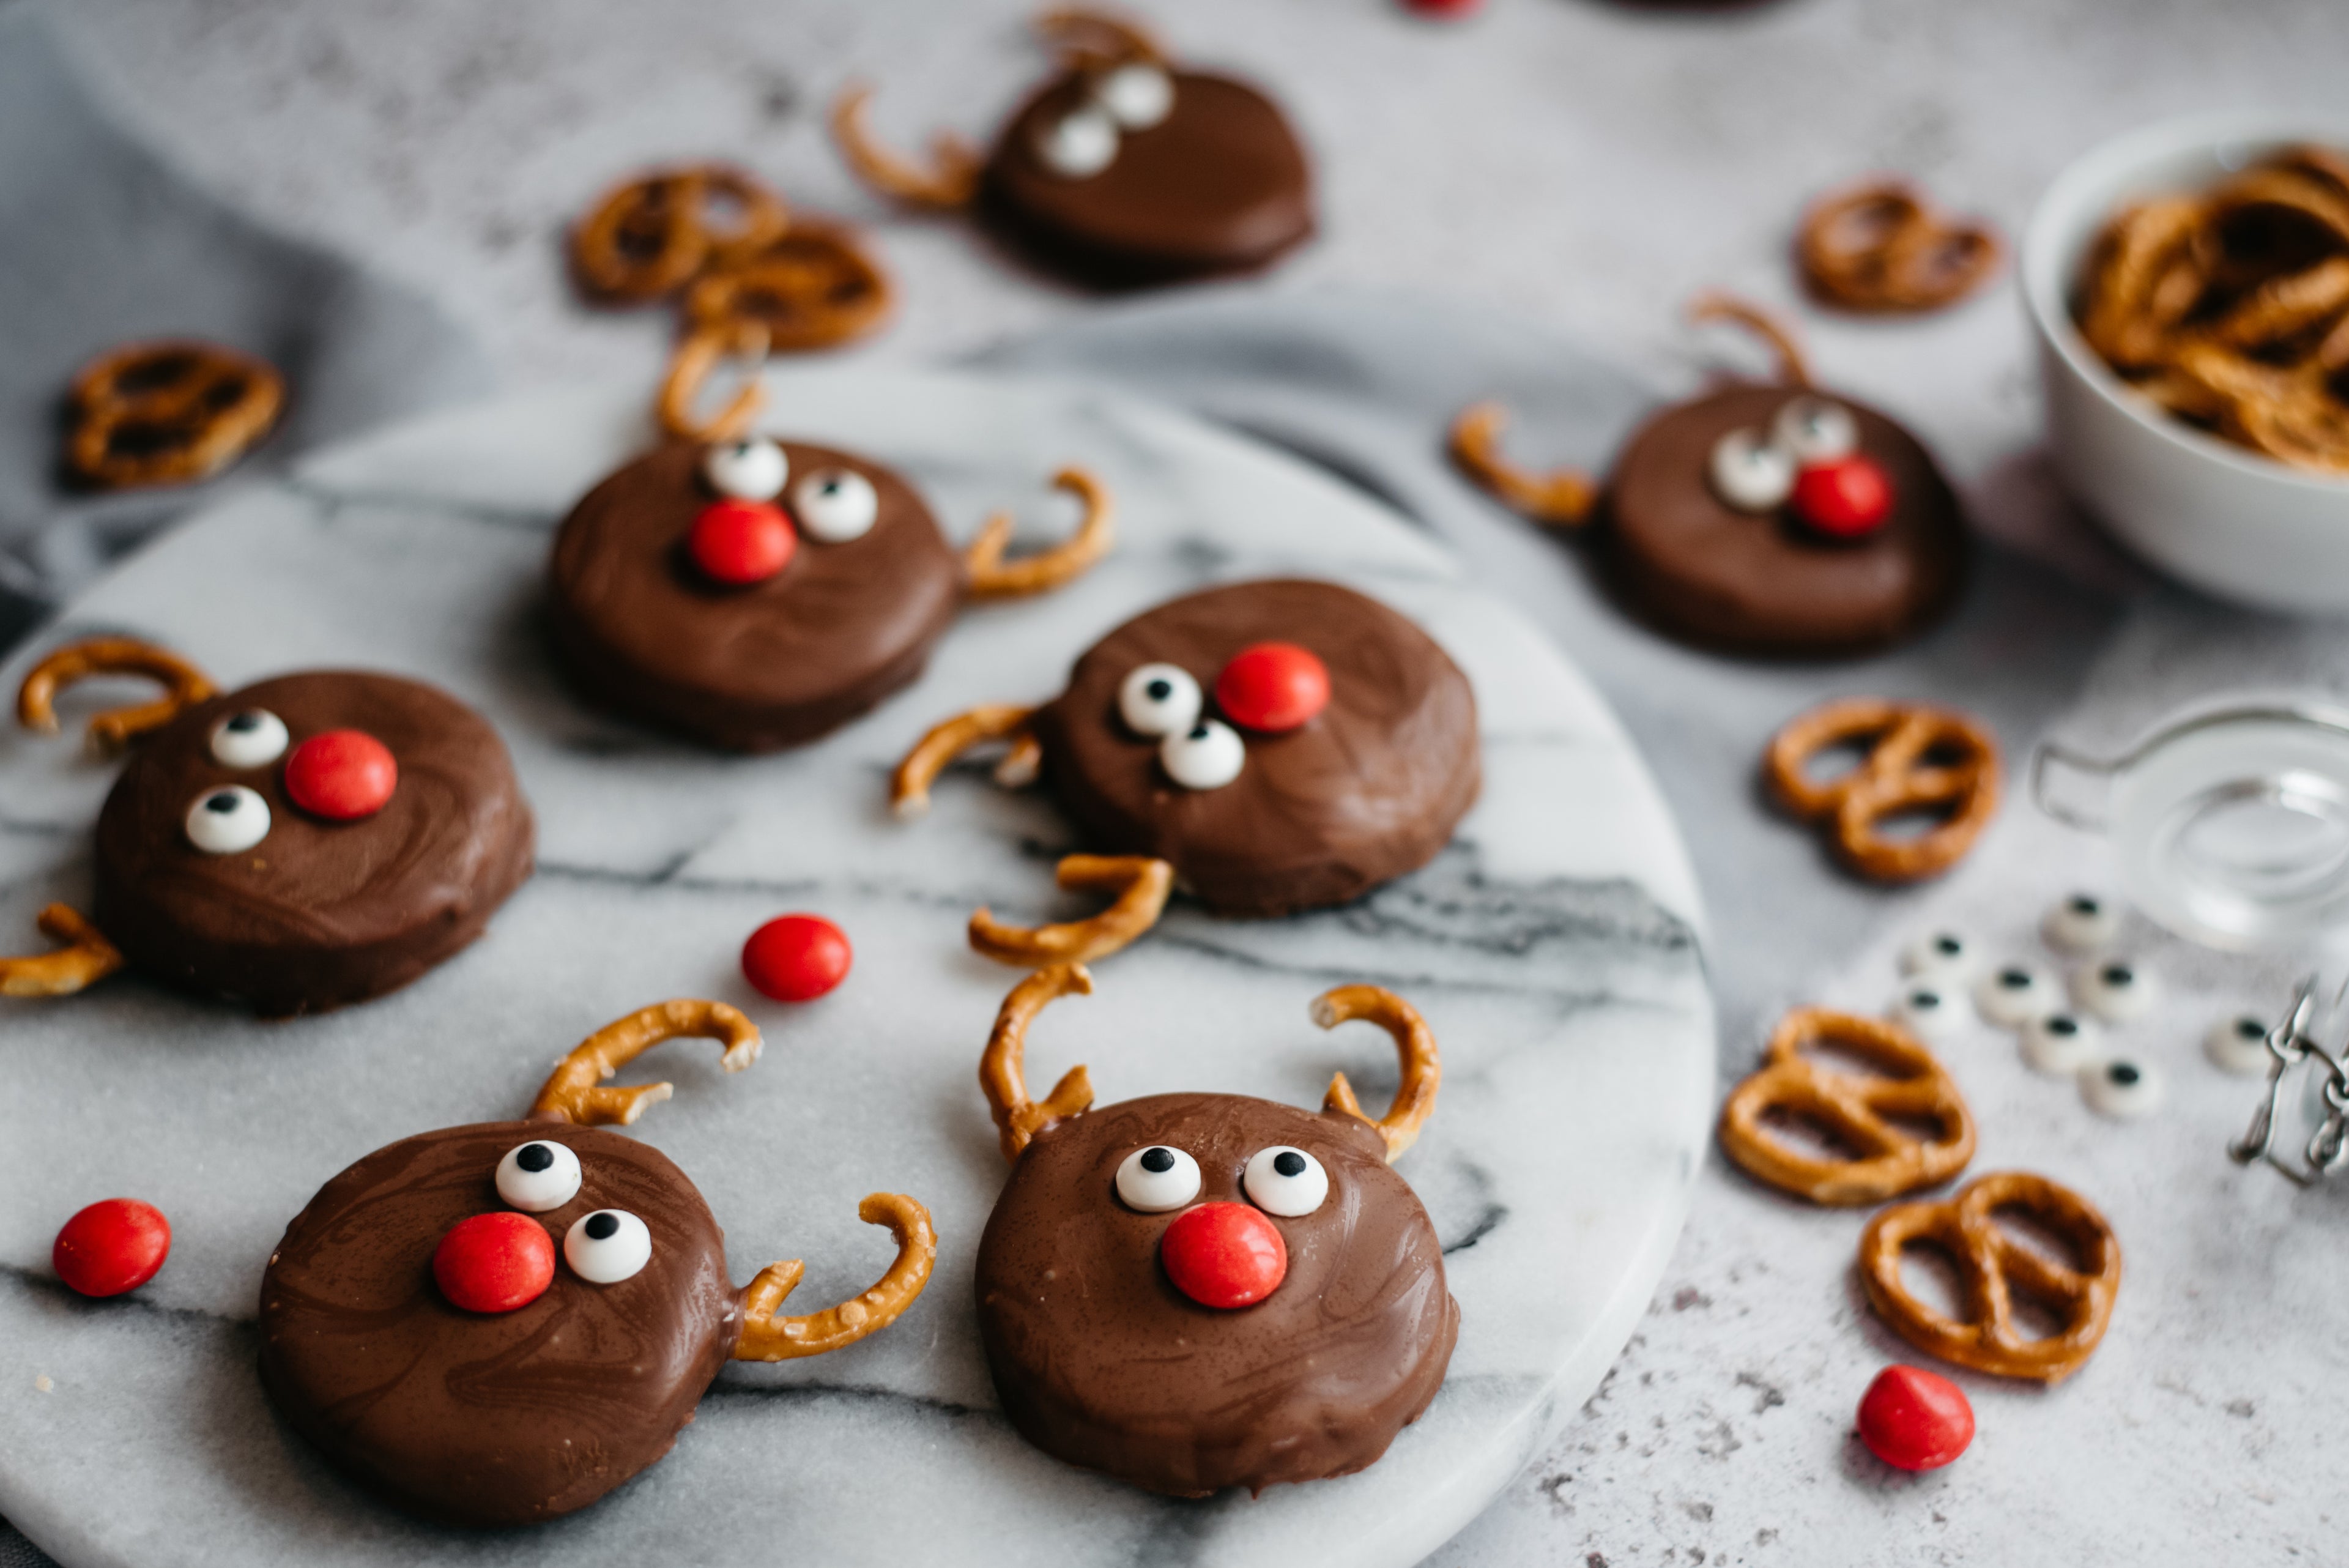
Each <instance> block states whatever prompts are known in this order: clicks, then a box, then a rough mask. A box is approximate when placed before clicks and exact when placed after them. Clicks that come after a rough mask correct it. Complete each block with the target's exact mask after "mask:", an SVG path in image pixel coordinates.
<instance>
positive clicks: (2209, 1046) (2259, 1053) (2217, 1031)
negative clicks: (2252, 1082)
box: [2202, 1012, 2269, 1078]
mask: <svg viewBox="0 0 2349 1568" xmlns="http://www.w3.org/2000/svg"><path fill="white" fill-rule="evenodd" d="M2202 1054H2204V1055H2205V1056H2208V1057H2209V1058H2210V1065H2212V1066H2213V1067H2216V1068H2218V1069H2219V1071H2220V1072H2221V1073H2232V1074H2234V1075H2236V1076H2238V1077H2242V1078H2256V1077H2258V1076H2259V1075H2261V1074H2262V1073H2265V1072H2266V1071H2267V1070H2268V1061H2269V1056H2268V1021H2267V1020H2266V1019H2264V1018H2254V1017H2252V1016H2251V1014H2250V1013H2248V1012H2246V1013H2244V1014H2243V1015H2242V1016H2241V1017H2240V1018H2222V1019H2220V1021H2219V1022H2218V1023H2214V1024H2212V1025H2211V1026H2210V1033H2208V1034H2205V1035H2204V1036H2202Z"/></svg>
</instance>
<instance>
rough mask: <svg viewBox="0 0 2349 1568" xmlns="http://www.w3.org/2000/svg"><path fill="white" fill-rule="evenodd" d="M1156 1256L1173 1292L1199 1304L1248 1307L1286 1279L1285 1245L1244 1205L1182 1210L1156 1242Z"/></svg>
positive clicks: (1259, 1215)
mask: <svg viewBox="0 0 2349 1568" xmlns="http://www.w3.org/2000/svg"><path fill="white" fill-rule="evenodd" d="M1158 1257H1159V1261H1160V1262H1164V1264H1165V1265H1166V1277H1167V1278H1168V1279H1170V1280H1173V1281H1174V1288H1175V1289H1176V1290H1178V1291H1181V1292H1182V1293H1184V1294H1185V1295H1186V1296H1189V1297H1190V1298H1191V1299H1192V1300H1193V1301H1195V1302H1197V1303H1199V1304H1200V1305H1201V1306H1211V1307H1244V1306H1248V1305H1251V1304H1253V1303H1257V1302H1260V1301H1262V1300H1264V1298H1265V1297H1267V1296H1268V1295H1270V1294H1272V1293H1273V1292H1274V1291H1276V1290H1278V1289H1279V1288H1280V1282H1281V1281H1282V1280H1284V1279H1286V1278H1287V1277H1288V1243H1287V1242H1286V1241H1282V1240H1281V1239H1280V1232H1279V1231H1278V1230H1276V1229H1275V1228H1274V1227H1273V1223H1272V1221H1271V1220H1268V1219H1266V1218H1265V1217H1264V1215H1263V1214H1262V1213H1260V1212H1259V1211H1257V1210H1254V1209H1251V1208H1249V1207H1248V1206H1247V1204H1245V1203H1202V1204H1200V1205H1199V1206H1198V1207H1197V1208H1195V1209H1185V1210H1183V1212H1182V1213H1180V1214H1177V1215H1176V1216H1175V1217H1174V1223H1173V1224H1172V1225H1169V1226H1167V1227H1166V1234H1165V1235H1164V1236H1162V1237H1160V1238H1159V1241H1158Z"/></svg>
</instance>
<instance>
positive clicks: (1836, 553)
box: [1602, 386, 1966, 654]
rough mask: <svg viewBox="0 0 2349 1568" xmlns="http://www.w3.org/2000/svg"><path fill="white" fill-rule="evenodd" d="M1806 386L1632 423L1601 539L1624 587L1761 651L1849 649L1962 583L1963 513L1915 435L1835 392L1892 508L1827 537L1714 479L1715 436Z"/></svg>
mask: <svg viewBox="0 0 2349 1568" xmlns="http://www.w3.org/2000/svg"><path fill="white" fill-rule="evenodd" d="M1802 395H1804V394H1803V391H1802V389H1799V388H1795V387H1784V386H1739V387H1732V388H1729V389H1725V390H1723V391H1719V392H1715V393H1713V394H1712V395H1710V396H1708V397H1704V398H1700V399H1698V400H1695V401H1694V402H1690V403H1682V404H1681V405H1679V406H1678V407H1675V408H1671V409H1667V410H1664V411H1663V412H1662V413H1661V414H1658V415H1657V416H1656V417H1655V418H1654V419H1652V420H1651V421H1648V423H1647V424H1646V425H1645V426H1643V427H1641V429H1640V431H1638V432H1637V433H1636V434H1634V435H1633V436H1632V437H1631V440H1630V442H1629V444H1627V445H1626V446H1625V447H1624V449H1623V453H1622V456H1621V457H1619V459H1617V461H1616V465H1615V472H1614V474H1613V476H1612V477H1611V478H1610V479H1609V482H1608V492H1607V503H1606V525H1605V531H1604V534H1603V535H1602V539H1603V549H1604V553H1605V556H1606V559H1607V563H1608V566H1609V576H1611V578H1612V580H1613V584H1614V587H1616V589H1617V591H1618V592H1619V595H1620V596H1621V597H1623V598H1624V599H1625V600H1626V601H1627V602H1628V603H1629V605H1630V607H1631V608H1632V609H1633V610H1634V611H1635V612H1636V613H1638V614H1639V615H1640V616H1641V617H1643V618H1646V619H1647V620H1649V621H1650V622H1651V623H1652V624H1654V625H1655V626H1656V627H1658V628H1661V630H1663V631H1665V632H1668V633H1670V634H1671V636H1673V637H1677V638H1680V639H1683V640H1685V641H1688V642H1693V643H1697V644H1700V645H1702V646H1705V647H1711V648H1720V649H1730V650H1733V651H1741V652H1750V653H1767V654H1845V653H1858V652H1863V651H1866V650H1868V649H1876V648H1882V647H1885V646H1888V645H1889V644H1892V643H1895V642H1899V641H1901V640H1903V639H1906V638H1909V637H1911V636H1914V635H1915V634H1916V633H1918V632H1920V631H1921V630H1923V629H1924V628H1926V627H1928V626H1930V624H1931V623H1932V622H1933V621H1935V620H1936V619H1938V618H1940V616H1941V615H1942V613H1943V612H1945V611H1946V610H1948V609H1949V607H1950V606H1951V604H1952V603H1953V602H1954V601H1955V599H1956V598H1957V596H1958V592H1959V590H1960V589H1961V587H1963V584H1964V578H1965V563H1966V531H1965V521H1964V518H1963V517H1962V516H1961V514H1960V512H1959V510H1958V502H1957V497H1956V496H1955V495H1953V494H1952V493H1951V490H1950V485H1949V482H1948V481H1947V480H1946V479H1944V478H1942V477H1941V472H1940V469H1939V468H1937V467H1936V466H1935V465H1934V462H1933V459H1932V456H1931V454H1930V453H1929V452H1926V451H1925V449H1924V448H1923V447H1922V446H1920V444H1918V441H1917V440H1916V438H1915V437H1913V436H1911V435H1910V434H1909V432H1908V431H1904V430H1902V429H1901V428H1900V427H1899V425H1896V424H1894V423H1893V422H1892V421H1890V420H1889V419H1887V418H1885V417H1884V416H1883V415H1882V414H1879V413H1878V412H1876V411H1875V410H1872V409H1868V408H1866V407H1863V406H1862V405H1860V404H1858V403H1855V402H1853V401H1852V400H1850V399H1848V398H1844V397H1837V398H1835V401H1837V402H1838V403H1840V404H1842V405H1843V406H1844V407H1845V408H1847V409H1848V410H1851V412H1852V415H1853V417H1854V419H1855V420H1856V421H1857V422H1858V425H1859V450H1860V451H1861V452H1862V453H1864V454H1865V455H1867V456H1868V457H1869V458H1871V459H1873V460H1874V461H1875V462H1877V463H1878V464H1879V465H1881V466H1882V468H1883V470H1884V472H1885V473H1886V475H1887V476H1888V477H1889V479H1890V480H1891V482H1892V497H1893V499H1892V514H1891V516H1890V517H1889V519H1888V520H1887V522H1886V523H1885V524H1884V526H1883V527H1882V528H1880V529H1878V531H1877V532H1875V533H1874V534H1871V535H1868V536H1867V537H1866V538H1864V539H1858V540H1837V539H1829V538H1826V537H1823V536H1821V535H1817V534H1815V533H1813V532H1811V531H1810V530H1809V529H1807V528H1806V527H1805V526H1804V525H1803V524H1801V523H1799V522H1798V521H1796V520H1795V517H1794V516H1793V515H1792V514H1791V513H1790V512H1789V511H1788V510H1787V509H1785V508H1781V509H1780V510H1779V511H1778V512H1776V513H1765V514H1754V513H1750V512H1740V511H1738V510H1736V509H1735V508H1733V507H1732V506H1730V505H1729V504H1726V503H1725V502H1723V501H1722V500H1721V499H1720V498H1719V497H1718V496H1716V495H1715V494H1714V493H1713V485H1712V483H1711V480H1710V479H1709V478H1708V464H1709V462H1710V461H1711V459H1712V455H1713V446H1714V444H1715V443H1716V442H1718V441H1720V440H1721V438H1722V437H1723V436H1724V435H1726V434H1728V433H1729V432H1730V431H1733V430H1737V429H1741V428H1747V427H1752V428H1759V429H1764V430H1766V429H1768V428H1769V424H1770V421H1771V418H1772V417H1773V416H1774V415H1775V414H1776V412H1777V411H1778V409H1779V407H1780V406H1781V405H1782V404H1784V403H1785V402H1787V401H1789V400H1792V399H1794V398H1795V397H1798V396H1802Z"/></svg>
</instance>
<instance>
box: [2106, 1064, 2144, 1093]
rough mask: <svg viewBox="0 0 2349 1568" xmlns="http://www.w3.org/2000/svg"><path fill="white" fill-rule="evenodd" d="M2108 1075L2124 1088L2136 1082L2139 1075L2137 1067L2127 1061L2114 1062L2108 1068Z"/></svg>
mask: <svg viewBox="0 0 2349 1568" xmlns="http://www.w3.org/2000/svg"><path fill="white" fill-rule="evenodd" d="M2106 1076H2107V1077H2109V1078H2111V1079H2112V1081H2113V1082H2114V1083H2116V1084H2118V1085H2121V1086H2122V1087H2124V1088H2126V1087H2127V1086H2128V1085H2131V1084H2134V1083H2136V1082H2137V1076H2138V1075H2137V1069H2136V1068H2135V1067H2132V1066H2130V1065H2129V1064H2127V1062H2116V1063H2114V1064H2112V1066H2111V1067H2110V1068H2108V1069H2107V1070H2106Z"/></svg>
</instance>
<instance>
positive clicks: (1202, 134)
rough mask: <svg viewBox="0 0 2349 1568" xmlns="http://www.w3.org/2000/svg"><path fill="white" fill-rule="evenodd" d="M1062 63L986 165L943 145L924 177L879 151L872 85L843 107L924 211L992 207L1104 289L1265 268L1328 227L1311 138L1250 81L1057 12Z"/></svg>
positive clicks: (885, 178) (951, 142) (946, 141)
mask: <svg viewBox="0 0 2349 1568" xmlns="http://www.w3.org/2000/svg"><path fill="white" fill-rule="evenodd" d="M1036 26H1037V30H1038V32H1040V34H1041V35H1042V36H1043V39H1044V41H1045V43H1046V44H1047V45H1048V46H1050V47H1051V48H1053V49H1054V50H1055V51H1056V52H1057V53H1058V54H1059V56H1060V68H1059V69H1058V70H1057V71H1055V72H1054V73H1053V74H1052V76H1050V78H1047V79H1046V80H1045V81H1044V82H1043V84H1042V85H1041V86H1040V87H1038V88H1036V89H1035V91H1034V92H1032V93H1031V94H1030V96H1029V98H1028V99H1027V101H1026V102H1025V103H1023V104H1021V105H1020V107H1019V109H1016V110H1015V111H1013V113H1012V115H1011V118H1010V119H1009V121H1008V122H1006V124H1005V125H1004V128H1003V130H1002V131H1001V132H1000V133H999V135H998V137H997V138H996V142H995V146H994V149H993V151H989V152H988V153H987V154H986V155H985V156H984V157H982V156H981V155H980V154H979V153H978V151H975V150H973V149H972V148H971V147H970V146H969V145H968V143H966V142H964V141H963V140H961V139H960V138H958V137H954V136H951V135H940V136H939V137H938V138H936V142H935V161H934V165H933V166H932V167H931V168H928V169H924V168H921V167H919V166H917V165H916V164H913V163H911V162H909V161H906V160H905V159H903V158H900V157H899V156H897V155H896V154H895V153H892V152H890V151H887V150H886V149H885V148H883V147H881V146H880V145H879V144H878V143H876V142H875V141H874V139H873V137H872V134H871V132H870V131H869V130H867V129H866V127H865V123H864V108H865V104H866V102H867V100H868V99H870V98H871V96H872V94H871V90H870V89H869V88H864V87H852V88H848V89H847V90H846V91H844V92H843V93H842V94H841V96H840V99H839V100H838V102H837V104H836V105H835V106H834V108H833V136H834V138H835V139H836V140H838V142H839V144H840V148H841V151H842V152H843V154H844V155H845V156H846V157H847V159H848V161H849V163H850V165H851V166H852V167H853V168H854V170H855V171H856V172H857V173H858V174H859V175H860V176H862V177H863V178H864V180H865V182H867V183H869V184H871V185H873V186H874V188H875V189H877V190H879V191H880V192H882V193H884V194H885V195H888V196H893V197H895V198H896V199H897V200H899V201H903V202H912V203H914V204H916V205H919V206H926V207H935V208H942V209H949V210H960V209H968V208H971V207H974V206H975V207H977V208H978V210H979V212H980V213H981V214H982V216H983V217H984V218H985V219H986V220H987V221H988V222H989V223H991V224H992V225H993V226H995V227H997V228H998V229H999V230H1000V231H1002V232H1003V234H1005V235H1006V236H1007V237H1008V238H1009V239H1010V240H1011V241H1012V242H1013V243H1015V244H1018V245H1019V246H1020V247H1021V248H1022V249H1024V250H1026V251H1029V252H1030V253H1032V254H1034V255H1035V256H1036V257H1037V259H1038V260H1039V261H1040V262H1042V263H1045V264H1046V265H1051V266H1053V267H1055V268H1057V269H1059V270H1061V271H1064V272H1068V273H1071V274H1073V275H1077V276H1079V277H1081V278H1085V279H1088V280H1091V281H1093V282H1098V283H1102V284H1110V285H1121V284H1139V283H1152V282H1158V281H1163V280H1166V279H1172V278H1177V277H1186V276H1197V275H1205V274H1211V273H1228V272H1243V271H1247V270H1250V269H1253V268H1256V267H1259V266H1263V265H1267V264H1268V263H1269V262H1271V261H1272V260H1273V259H1275V258H1276V257H1278V256H1279V255H1280V254H1282V253H1283V252H1285V251H1287V250H1288V249H1289V248H1291V247H1292V246H1294V245H1296V244H1299V243H1300V242H1302V241H1303V240H1304V239H1305V238H1306V237H1307V236H1309V234H1312V232H1313V176H1312V171H1311V169H1310V168H1309V165H1308V164H1307V162H1306V159H1305V151H1304V149H1303V148H1302V147H1301V146H1299V142H1298V140H1297V133H1296V132H1295V131H1294V130H1291V129H1290V128H1289V124H1288V119H1287V118H1286V117H1284V116H1283V115H1282V114H1281V112H1280V110H1279V109H1278V107H1276V106H1275V105H1274V104H1273V102H1272V100H1271V99H1268V98H1266V97H1265V96H1264V95H1263V94H1262V93H1261V92H1259V91H1257V89H1256V88H1253V87H1250V86H1249V85H1248V84H1247V83H1246V82H1243V81H1239V80H1236V79H1235V78H1231V77H1227V76H1221V75H1217V74H1215V73H1211V72H1206V71H1194V70H1186V69H1184V68H1182V67H1179V66H1177V65H1175V64H1174V62H1173V60H1171V59H1170V58H1169V57H1168V56H1167V54H1166V51H1165V50H1164V48H1163V47H1160V45H1159V44H1158V42H1157V40H1155V39H1154V38H1153V37H1152V36H1150V35H1149V34H1148V33H1147V32H1145V31H1143V29H1142V28H1141V27H1140V26H1137V25H1135V24H1134V23H1133V22H1131V21H1129V20H1126V19H1124V18H1123V17H1119V16H1110V15H1106V14H1103V13H1100V12H1092V11H1083V10H1055V11H1047V12H1046V13H1044V14H1043V15H1042V16H1040V17H1039V18H1038V19H1037V24H1036Z"/></svg>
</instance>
